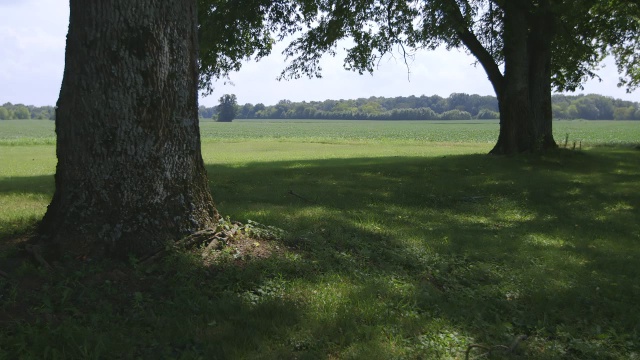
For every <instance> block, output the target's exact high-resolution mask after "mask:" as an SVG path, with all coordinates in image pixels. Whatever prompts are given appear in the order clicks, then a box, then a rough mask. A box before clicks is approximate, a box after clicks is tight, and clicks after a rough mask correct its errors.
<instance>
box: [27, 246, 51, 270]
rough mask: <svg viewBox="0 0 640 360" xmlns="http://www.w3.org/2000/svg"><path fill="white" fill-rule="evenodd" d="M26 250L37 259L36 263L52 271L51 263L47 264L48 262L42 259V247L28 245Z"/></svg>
mask: <svg viewBox="0 0 640 360" xmlns="http://www.w3.org/2000/svg"><path fill="white" fill-rule="evenodd" d="M24 250H25V251H26V252H27V253H28V254H29V255H31V256H33V258H34V259H36V261H37V262H38V263H39V264H40V265H42V267H44V268H45V269H47V270H49V271H51V270H52V269H53V268H52V267H51V265H49V263H48V262H47V260H45V259H44V258H43V257H42V247H41V246H40V245H37V244H36V245H32V244H26V245H25V246H24Z"/></svg>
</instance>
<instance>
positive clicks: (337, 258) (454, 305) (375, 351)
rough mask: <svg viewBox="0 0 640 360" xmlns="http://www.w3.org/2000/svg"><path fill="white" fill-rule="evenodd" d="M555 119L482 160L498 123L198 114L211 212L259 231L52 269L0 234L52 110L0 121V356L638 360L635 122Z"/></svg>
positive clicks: (46, 149) (24, 186)
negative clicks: (532, 147)
mask: <svg viewBox="0 0 640 360" xmlns="http://www.w3.org/2000/svg"><path fill="white" fill-rule="evenodd" d="M554 127H555V131H556V135H555V136H556V140H557V141H558V142H564V138H565V134H569V140H568V143H569V149H559V150H557V151H551V152H549V153H546V154H543V155H518V156H509V157H496V156H487V155H486V153H487V152H488V151H489V150H490V149H491V148H492V146H493V144H494V142H495V138H496V136H497V131H498V124H497V123H496V122H495V121H489V122H484V121H483V122H477V121H468V122H446V123H445V122H417V121H413V122H409V121H405V122H363V121H322V122H319V121H315V122H314V121H238V122H235V121H234V122H233V123H213V122H202V123H201V129H202V139H203V141H202V143H203V145H202V152H203V157H204V160H205V165H206V169H207V172H208V175H209V180H210V187H211V192H212V194H213V197H214V200H215V202H216V206H217V208H218V210H219V211H220V213H221V214H222V215H223V216H224V217H225V219H226V220H225V221H227V222H226V223H225V224H230V223H229V222H228V221H229V220H231V221H240V222H242V223H243V224H253V225H252V226H254V229H260V231H262V232H257V231H258V230H255V231H256V234H262V235H261V236H262V237H260V236H257V237H256V239H255V242H253V241H254V240H252V243H248V244H245V245H247V246H244V245H243V246H241V244H239V243H236V242H234V241H229V242H228V243H226V244H224V246H222V247H221V248H220V249H216V250H213V251H210V250H207V249H195V250H192V251H188V250H179V251H175V252H174V253H172V254H171V255H170V256H168V257H167V258H166V259H164V260H163V261H161V262H157V263H153V264H152V265H146V264H142V263H140V262H138V261H137V260H136V259H131V260H130V261H129V262H127V263H124V264H123V263H117V264H116V263H112V262H109V261H92V259H69V260H68V261H69V263H68V264H67V265H64V264H60V265H57V266H55V269H54V270H53V271H47V270H46V269H43V268H42V267H39V266H36V265H35V264H34V263H31V262H21V263H20V262H18V263H16V262H15V261H14V258H15V256H14V255H16V254H17V253H19V251H18V250H17V249H16V248H15V246H14V245H15V244H16V243H19V242H20V241H22V240H23V239H24V238H27V237H28V236H29V235H30V234H32V233H33V231H34V229H35V227H36V226H37V222H38V220H39V219H40V218H41V217H42V215H43V214H44V212H45V211H46V207H47V205H48V203H49V202H50V201H51V197H52V195H53V190H54V179H53V174H54V172H55V165H56V158H55V146H54V144H55V137H54V134H53V123H52V122H50V121H21V122H20V123H18V122H16V121H0V271H2V272H3V273H4V274H8V275H7V276H4V275H2V274H3V273H0V359H5V358H6V359H18V358H24V359H46V358H51V359H91V358H95V359H102V358H104V359H111V358H114V359H115V358H140V359H156V358H157V359H169V358H170V359H218V358H220V359H367V360H370V359H373V360H376V359H380V360H382V359H385V360H386V359H465V360H466V359H474V360H475V359H545V360H546V359H575V360H578V359H640V317H639V316H638V314H640V302H639V301H638V299H640V285H639V284H638V279H640V266H639V261H638V259H639V258H640V246H639V244H640V221H638V219H640V149H639V148H638V144H639V143H640V122H621V121H598V122H594V121H588V122H587V121H563V122H555V123H554ZM573 141H576V142H577V143H580V142H582V148H581V149H578V148H576V149H575V150H571V148H572V143H573ZM601 145H606V146H601ZM207 251H210V252H209V253H207ZM204 255H209V256H212V260H210V261H208V262H205V261H203V256H204Z"/></svg>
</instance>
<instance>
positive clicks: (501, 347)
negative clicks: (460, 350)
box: [464, 335, 528, 360]
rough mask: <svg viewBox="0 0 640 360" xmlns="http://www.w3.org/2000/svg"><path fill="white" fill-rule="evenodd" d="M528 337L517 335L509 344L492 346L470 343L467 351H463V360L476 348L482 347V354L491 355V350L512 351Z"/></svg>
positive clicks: (508, 352) (467, 358)
mask: <svg viewBox="0 0 640 360" xmlns="http://www.w3.org/2000/svg"><path fill="white" fill-rule="evenodd" d="M527 338H528V336H527V335H519V336H518V337H516V338H515V340H514V341H513V342H512V343H511V345H510V346H506V345H493V346H487V345H482V344H471V345H469V346H468V347H467V351H466V352H465V357H464V358H465V360H469V355H470V354H471V350H473V349H475V348H478V349H482V350H484V351H485V353H484V354H482V355H491V353H492V352H494V351H495V350H502V351H504V352H505V353H507V354H510V353H513V352H514V351H515V350H516V348H517V347H518V345H519V344H520V343H521V342H522V341H523V340H526V339H527Z"/></svg>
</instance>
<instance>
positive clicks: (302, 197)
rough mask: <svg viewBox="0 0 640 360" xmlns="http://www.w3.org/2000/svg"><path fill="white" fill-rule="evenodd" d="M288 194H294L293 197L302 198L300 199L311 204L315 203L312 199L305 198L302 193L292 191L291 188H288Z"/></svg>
mask: <svg viewBox="0 0 640 360" xmlns="http://www.w3.org/2000/svg"><path fill="white" fill-rule="evenodd" d="M289 195H293V196H295V197H297V198H299V199H302V200H304V201H306V202H308V203H312V204H314V203H315V201H313V200H309V199H307V198H306V197H304V196H302V195H298V194H296V193H294V192H293V190H289Z"/></svg>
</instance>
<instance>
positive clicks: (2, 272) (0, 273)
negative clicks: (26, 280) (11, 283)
mask: <svg viewBox="0 0 640 360" xmlns="http://www.w3.org/2000/svg"><path fill="white" fill-rule="evenodd" d="M0 277H3V278H5V279H11V276H9V274H7V273H6V272H4V271H2V270H0Z"/></svg>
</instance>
